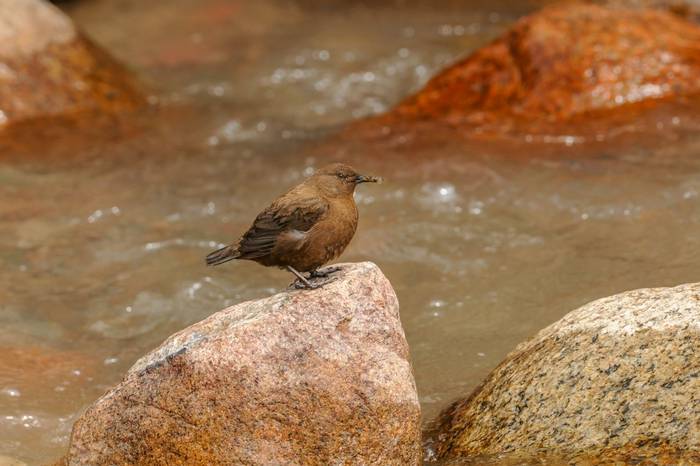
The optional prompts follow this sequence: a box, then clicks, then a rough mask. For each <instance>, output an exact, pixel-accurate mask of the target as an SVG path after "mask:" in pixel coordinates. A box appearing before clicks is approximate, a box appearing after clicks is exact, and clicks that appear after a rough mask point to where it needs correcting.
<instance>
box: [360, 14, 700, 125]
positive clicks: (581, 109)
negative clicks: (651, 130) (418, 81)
mask: <svg viewBox="0 0 700 466" xmlns="http://www.w3.org/2000/svg"><path fill="white" fill-rule="evenodd" d="M698 76H700V27H699V26H698V25H696V24H694V23H692V22H690V21H687V20H686V19H684V18H682V17H680V16H679V15H676V14H673V13H672V12H669V11H664V10H656V9H649V8H636V9H631V8H630V9H627V8H621V7H610V6H608V7H606V6H601V5H593V4H578V3H574V4H568V3H566V4H561V5H558V4H557V5H551V6H548V7H545V8H544V9H542V10H540V11H539V12H536V13H534V14H531V15H529V16H526V17H524V18H522V19H520V20H519V21H518V22H517V23H516V24H515V25H514V26H513V27H512V28H511V29H510V30H509V31H508V32H506V33H505V34H504V35H503V36H501V37H500V38H498V39H497V40H495V41H494V42H492V43H491V44H489V45H487V46H485V47H483V48H481V49H479V50H477V51H476V52H474V53H473V54H472V55H470V56H469V57H467V58H466V59H464V60H462V61H460V62H458V63H456V64H454V65H452V66H451V67H449V68H447V69H446V70H444V71H442V72H441V73H439V74H438V75H437V76H435V77H434V78H433V79H431V80H430V81H429V82H428V84H427V85H426V86H425V87H424V88H423V89H422V90H420V91H419V92H418V93H417V94H415V95H414V96H412V97H410V98H408V99H406V100H405V101H404V102H402V103H400V104H399V105H398V106H397V107H396V108H394V109H393V110H392V111H390V112H388V113H387V114H385V115H382V116H379V117H376V118H372V119H369V120H368V121H365V122H363V123H362V124H360V125H359V126H358V128H371V127H375V128H382V127H384V126H386V127H387V128H391V127H400V125H402V124H407V125H415V124H416V123H421V122H423V123H425V122H431V123H441V124H445V125H447V126H452V127H454V128H456V129H458V130H464V131H467V132H469V131H474V132H477V133H487V134H489V133H494V134H499V133H500V134H502V133H508V132H513V131H516V132H518V131H519V132H535V133H537V132H548V131H551V130H552V128H556V127H557V125H561V124H562V123H566V122H573V123H577V122H581V121H584V122H585V120H586V119H590V118H597V117H600V116H601V115H604V114H605V113H606V112H610V111H611V110H620V109H625V108H629V107H630V106H633V105H636V106H639V105H642V104H643V105H649V104H650V103H653V102H658V101H661V100H667V101H668V100H673V99H682V98H684V97H687V96H694V95H698V94H700V80H699V79H698ZM574 126H575V125H574Z"/></svg>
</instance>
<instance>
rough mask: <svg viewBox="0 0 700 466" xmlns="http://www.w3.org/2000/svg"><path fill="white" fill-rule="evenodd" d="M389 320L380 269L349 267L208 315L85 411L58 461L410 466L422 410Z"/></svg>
mask: <svg viewBox="0 0 700 466" xmlns="http://www.w3.org/2000/svg"><path fill="white" fill-rule="evenodd" d="M357 290H362V292H363V294H362V295H358V293H357ZM398 311H399V308H398V301H397V299H396V295H395V294H394V291H393V289H392V288H391V285H390V284H389V281H388V280H387V279H386V278H385V277H384V275H383V274H382V273H381V271H380V270H379V268H377V266H376V265H374V264H371V263H361V264H345V265H343V266H342V271H340V272H338V274H337V275H336V280H335V281H333V282H331V283H328V284H326V285H325V286H323V287H322V288H320V289H317V290H312V291H289V292H285V293H280V294H278V295H275V296H272V297H270V298H265V299H261V300H258V301H250V302H246V303H241V304H239V305H236V306H233V307H231V308H229V309H226V310H223V311H221V312H217V313H216V314H213V315H212V316H211V317H209V318H208V319H205V320H204V321H202V322H199V323H197V324H194V325H192V326H190V327H188V328H187V329H185V330H183V331H181V332H179V333H177V334H175V335H173V336H171V337H170V338H169V339H168V340H166V341H165V342H164V343H163V344H162V345H161V346H160V347H159V348H157V349H156V350H154V351H152V352H151V353H150V354H148V355H146V356H144V357H143V358H142V359H140V360H139V361H138V362H137V363H136V364H135V365H134V366H133V367H132V368H131V369H130V370H129V372H128V373H127V375H126V377H125V378H124V380H123V381H122V382H121V383H120V384H119V385H117V386H116V387H114V388H113V389H111V390H110V391H109V392H108V393H107V394H106V395H104V396H103V397H102V398H101V399H99V400H98V401H97V402H96V403H94V404H93V405H92V406H91V407H90V408H88V410H87V411H86V412H85V414H84V415H83V416H81V417H80V419H79V420H78V421H77V422H76V423H75V426H74V428H73V433H72V436H71V442H70V447H69V452H68V455H67V456H66V458H64V461H65V463H66V464H69V465H79V464H90V465H95V464H141V465H151V464H153V465H155V464H158V465H175V464H186V465H195V464H201V465H205V464H206V465H209V464H231V465H233V464H260V465H267V464H309V465H328V464H348V465H350V464H357V465H360V464H382V465H411V464H414V465H416V464H420V461H421V448H420V405H419V403H418V396H417V393H416V388H415V383H414V380H413V375H412V371H411V363H410V358H409V353H408V345H407V343H406V340H405V337H404V333H403V329H402V328H401V323H400V320H399V312H398Z"/></svg>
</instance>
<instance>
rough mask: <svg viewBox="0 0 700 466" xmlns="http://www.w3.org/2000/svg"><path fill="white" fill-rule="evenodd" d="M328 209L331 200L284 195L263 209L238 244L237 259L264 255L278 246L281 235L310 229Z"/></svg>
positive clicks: (255, 257)
mask: <svg viewBox="0 0 700 466" xmlns="http://www.w3.org/2000/svg"><path fill="white" fill-rule="evenodd" d="M327 211H328V202H327V201H326V200H325V199H323V198H321V197H318V196H309V197H297V196H294V197H291V196H283V197H281V198H280V199H278V200H277V201H275V202H274V203H273V204H272V205H270V206H269V207H268V208H267V209H265V210H264V211H262V212H261V213H260V215H258V216H257V217H256V219H255V221H254V222H253V225H252V226H251V227H250V229H249V230H248V231H247V232H246V233H245V234H244V235H243V237H242V238H241V240H240V242H239V243H238V253H239V254H240V255H239V256H238V258H240V259H257V258H260V257H264V256H266V255H268V254H270V252H272V250H273V249H274V247H275V244H276V242H277V238H278V237H279V236H280V234H282V233H285V232H289V231H293V230H297V231H302V232H303V231H308V230H309V229H310V228H311V227H312V226H314V224H315V223H316V222H318V220H319V219H320V218H321V217H323V215H324V214H325V213H326V212H327Z"/></svg>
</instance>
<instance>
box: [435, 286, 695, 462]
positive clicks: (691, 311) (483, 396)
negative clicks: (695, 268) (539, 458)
mask: <svg viewBox="0 0 700 466" xmlns="http://www.w3.org/2000/svg"><path fill="white" fill-rule="evenodd" d="M699 347H700V284H688V285H682V286H678V287H676V288H657V289H640V290H635V291H629V292H626V293H622V294H619V295H615V296H611V297H607V298H603V299H599V300H597V301H594V302H591V303H589V304H587V305H585V306H583V307H581V308H579V309H577V310H575V311H573V312H571V313H569V314H567V315H566V316H565V317H564V318H562V319H561V320H560V321H558V322H556V323H554V324H553V325H551V326H549V327H547V328H546V329H544V330H542V331H541V332H540V333H539V334H538V335H536V336H535V337H534V338H533V339H531V340H529V341H527V342H525V343H523V344H521V345H520V346H518V347H517V348H516V349H515V351H513V352H512V353H511V354H510V355H508V357H507V358H506V359H505V361H504V362H502V363H501V364H500V365H499V366H498V367H497V368H496V369H495V370H494V371H493V372H492V373H491V374H490V375H489V377H488V378H487V380H486V381H485V382H484V383H483V384H482V385H481V387H479V388H477V390H476V391H475V392H474V393H473V394H472V395H471V396H469V397H468V398H466V399H464V400H461V401H458V402H456V403H455V404H454V405H452V406H451V407H450V408H448V409H447V410H446V411H445V413H443V417H442V419H441V421H440V425H439V428H438V430H437V433H436V436H435V438H436V439H437V442H438V443H437V452H438V455H439V456H440V457H443V458H450V457H460V456H478V455H493V454H502V453H518V454H531V455H541V454H550V455H557V456H560V457H570V458H576V457H580V458H584V457H586V458H612V459H614V460H615V461H630V460H633V459H635V458H636V459H638V458H656V459H658V460H659V461H661V459H663V458H666V460H664V461H661V462H660V463H659V464H691V463H692V461H695V460H697V459H700V353H698V351H697V349H698V348H699ZM591 461H593V460H591ZM601 461H602V460H601ZM582 464H598V463H596V462H595V461H593V463H582ZM655 464H656V463H655Z"/></svg>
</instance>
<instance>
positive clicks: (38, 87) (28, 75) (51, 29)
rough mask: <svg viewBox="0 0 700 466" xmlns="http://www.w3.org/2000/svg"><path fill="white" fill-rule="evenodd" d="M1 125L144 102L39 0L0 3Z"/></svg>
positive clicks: (108, 63) (122, 74)
mask: <svg viewBox="0 0 700 466" xmlns="http://www.w3.org/2000/svg"><path fill="white" fill-rule="evenodd" d="M0 18H2V21H0V126H2V125H4V124H7V123H12V122H19V121H23V120H27V119H32V118H40V117H50V116H56V115H73V114H76V113H80V112H85V111H87V110H99V111H108V112H115V111H121V110H124V109H127V108H133V107H135V106H137V105H140V104H142V103H143V98H142V96H141V95H140V93H139V92H138V90H137V89H136V86H135V85H134V83H133V81H132V79H131V78H130V77H129V75H128V73H126V72H125V70H124V69H122V67H121V66H119V65H117V64H116V63H115V62H114V61H113V60H112V59H111V58H110V57H109V56H107V54H105V53H104V52H103V51H101V50H100V49H99V48H97V47H95V46H94V45H93V44H92V43H90V42H89V41H88V40H87V39H85V38H84V37H83V36H82V35H81V34H80V33H79V32H78V31H77V30H76V29H75V27H74V26H73V24H72V22H71V21H70V19H69V18H68V17H67V16H65V15H64V14H63V13H62V12H61V11H60V10H59V9H58V8H56V7H55V6H53V5H51V4H50V3H48V2H45V1H43V0H3V1H2V2H0Z"/></svg>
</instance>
